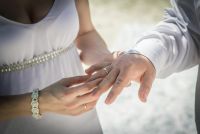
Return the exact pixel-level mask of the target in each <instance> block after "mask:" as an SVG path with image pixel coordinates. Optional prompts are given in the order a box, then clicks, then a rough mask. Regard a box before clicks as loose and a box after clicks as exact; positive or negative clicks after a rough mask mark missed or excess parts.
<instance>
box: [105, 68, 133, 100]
mask: <svg viewBox="0 0 200 134" xmlns="http://www.w3.org/2000/svg"><path fill="white" fill-rule="evenodd" d="M129 81H130V80H129V78H128V71H120V74H119V75H118V77H117V79H116V81H115V83H114V85H113V87H112V89H111V91H110V93H109V94H108V96H107V98H106V104H111V103H112V102H114V101H115V99H116V98H117V96H118V95H119V94H120V93H121V91H122V90H123V89H124V88H125V87H126V86H127V84H128V83H129Z"/></svg>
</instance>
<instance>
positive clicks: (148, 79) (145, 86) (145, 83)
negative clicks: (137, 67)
mask: <svg viewBox="0 0 200 134" xmlns="http://www.w3.org/2000/svg"><path fill="white" fill-rule="evenodd" d="M153 80H154V78H153V77H152V76H151V75H150V74H148V73H145V74H144V76H143V78H142V80H141V83H140V89H139V92H138V96H139V98H140V100H141V101H142V102H146V101H147V97H148V94H149V92H150V90H151V87H152V83H153Z"/></svg>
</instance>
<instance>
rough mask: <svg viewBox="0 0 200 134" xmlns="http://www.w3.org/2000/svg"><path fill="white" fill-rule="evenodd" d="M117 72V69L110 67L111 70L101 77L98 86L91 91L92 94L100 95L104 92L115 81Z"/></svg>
mask: <svg viewBox="0 0 200 134" xmlns="http://www.w3.org/2000/svg"><path fill="white" fill-rule="evenodd" d="M118 74H119V70H118V69H112V70H111V72H110V73H109V74H108V75H107V76H106V77H105V78H104V79H103V81H102V82H101V83H100V84H99V86H98V87H97V88H96V89H95V90H94V91H93V95H94V96H100V95H101V94H103V93H104V92H106V91H107V90H108V89H109V88H110V87H111V86H112V85H113V83H114V82H115V80H116V78H117V76H118Z"/></svg>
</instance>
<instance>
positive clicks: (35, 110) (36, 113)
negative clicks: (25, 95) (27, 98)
mask: <svg viewBox="0 0 200 134" xmlns="http://www.w3.org/2000/svg"><path fill="white" fill-rule="evenodd" d="M31 98H32V101H31V112H32V116H33V118H35V119H40V118H41V117H42V115H41V114H40V110H39V101H38V98H39V89H35V90H33V92H32V95H31Z"/></svg>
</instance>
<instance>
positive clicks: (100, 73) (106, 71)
mask: <svg viewBox="0 0 200 134" xmlns="http://www.w3.org/2000/svg"><path fill="white" fill-rule="evenodd" d="M111 70H112V67H111V66H107V67H106V68H103V69H101V70H100V71H98V72H97V73H95V74H93V75H92V76H91V77H90V78H89V79H88V80H87V81H92V80H95V79H98V78H104V77H105V76H106V75H108V74H109V72H110V71H111Z"/></svg>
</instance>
